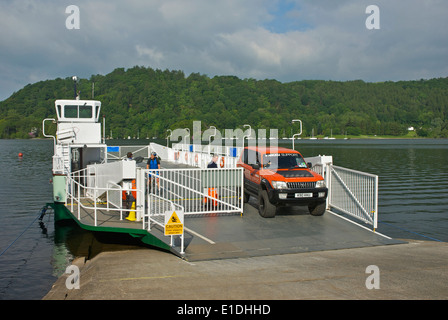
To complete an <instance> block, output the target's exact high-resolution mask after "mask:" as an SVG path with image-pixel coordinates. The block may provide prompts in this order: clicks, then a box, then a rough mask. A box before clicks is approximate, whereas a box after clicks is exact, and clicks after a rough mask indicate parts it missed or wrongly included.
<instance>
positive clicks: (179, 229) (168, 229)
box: [165, 211, 184, 236]
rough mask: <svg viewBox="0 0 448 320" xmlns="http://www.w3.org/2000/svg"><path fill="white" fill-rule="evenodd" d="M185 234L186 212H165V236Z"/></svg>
mask: <svg viewBox="0 0 448 320" xmlns="http://www.w3.org/2000/svg"><path fill="white" fill-rule="evenodd" d="M183 233H184V212H183V211H165V235H166V236H173V235H177V234H183Z"/></svg>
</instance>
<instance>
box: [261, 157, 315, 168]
mask: <svg viewBox="0 0 448 320" xmlns="http://www.w3.org/2000/svg"><path fill="white" fill-rule="evenodd" d="M263 168H269V169H294V168H307V165H306V162H305V160H304V159H303V158H302V157H301V156H300V154H297V153H270V154H265V155H263Z"/></svg>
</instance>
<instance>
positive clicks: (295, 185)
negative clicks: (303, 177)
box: [287, 182, 316, 189]
mask: <svg viewBox="0 0 448 320" xmlns="http://www.w3.org/2000/svg"><path fill="white" fill-rule="evenodd" d="M287 185H288V188H289V189H313V188H314V187H315V186H316V182H288V183H287Z"/></svg>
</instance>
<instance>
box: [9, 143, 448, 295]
mask: <svg viewBox="0 0 448 320" xmlns="http://www.w3.org/2000/svg"><path fill="white" fill-rule="evenodd" d="M126 143H127V144H135V145H137V144H142V143H143V144H146V143H148V140H139V141H137V142H136V141H132V142H131V141H126ZM159 143H161V144H165V141H159ZM112 144H115V145H116V144H118V143H117V141H113V142H112ZM280 145H282V146H286V147H291V142H289V141H288V142H286V143H285V144H284V143H283V142H282V141H281V142H280ZM295 146H296V149H297V150H299V151H300V152H301V153H302V154H303V155H304V156H305V157H309V156H316V155H319V154H321V155H332V156H333V162H334V164H335V165H338V166H342V167H346V168H351V169H355V170H359V171H364V172H368V173H372V174H376V175H378V176H379V184H380V191H379V210H378V211H379V221H380V223H379V228H378V231H379V232H381V233H384V234H386V235H388V236H390V237H393V238H403V239H420V240H431V239H432V240H434V241H437V240H438V241H448V200H447V199H448V140H356V139H352V140H299V141H297V140H296V143H295ZM0 151H1V157H0V177H1V178H0V225H1V227H2V232H0V254H1V256H0V299H5V300H6V299H41V298H42V297H43V296H44V295H45V294H46V293H47V292H48V291H49V290H50V289H51V286H52V284H53V283H54V282H55V281H56V280H57V278H58V277H59V276H60V275H62V274H63V273H64V272H65V268H66V267H67V266H68V265H70V263H71V261H72V260H73V258H74V256H87V255H89V254H90V255H92V254H95V253H92V250H94V251H96V252H100V251H102V250H121V249H126V248H130V246H132V247H134V246H135V243H132V242H129V243H128V244H125V245H118V244H116V243H113V241H112V242H111V241H110V240H109V239H98V237H97V236H96V235H92V234H91V233H89V232H86V231H83V230H81V229H79V228H78V227H76V226H75V225H73V224H69V225H64V226H58V227H57V228H55V226H54V222H53V216H52V214H47V215H46V216H45V217H44V218H43V220H42V223H39V221H38V220H36V218H37V217H38V215H39V213H40V211H41V209H42V207H43V206H44V205H45V204H46V203H47V202H51V199H52V186H51V184H50V179H51V165H52V163H51V156H52V155H53V144H52V141H51V140H0ZM19 152H22V153H23V154H24V157H23V158H22V159H19V158H18V153H19ZM22 233H23V235H21V234H22ZM20 235H21V236H20ZM19 236H20V237H19ZM16 239H17V241H16V242H15V243H13V244H12V245H11V243H12V242H13V241H14V240H16ZM92 248H94V249H92ZM5 249H7V250H6V251H5V252H4V250H5ZM2 252H4V253H3V254H2Z"/></svg>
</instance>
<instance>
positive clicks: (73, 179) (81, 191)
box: [65, 167, 144, 227]
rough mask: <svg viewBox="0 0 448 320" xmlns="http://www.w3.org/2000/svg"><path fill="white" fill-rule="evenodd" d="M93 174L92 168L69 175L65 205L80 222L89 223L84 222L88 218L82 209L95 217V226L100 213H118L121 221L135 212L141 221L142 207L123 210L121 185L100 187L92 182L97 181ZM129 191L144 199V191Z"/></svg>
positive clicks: (113, 184)
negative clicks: (82, 212) (84, 215)
mask: <svg viewBox="0 0 448 320" xmlns="http://www.w3.org/2000/svg"><path fill="white" fill-rule="evenodd" d="M91 173H92V167H90V168H86V169H82V170H79V171H76V172H73V173H71V174H69V175H67V179H66V183H67V186H66V190H67V197H66V202H65V204H66V206H67V207H68V208H69V209H70V211H71V212H72V213H73V214H74V215H75V216H76V217H77V219H78V220H79V221H81V222H86V223H89V222H88V221H84V220H83V219H86V218H83V217H82V214H81V209H84V210H85V212H87V213H89V214H90V213H91V214H92V215H93V225H94V226H98V215H99V212H100V211H102V212H104V211H107V212H116V213H117V216H119V220H123V213H126V212H127V213H131V211H135V214H136V217H137V221H139V220H141V219H139V218H140V217H142V216H143V209H144V208H143V207H142V206H138V205H137V206H135V207H134V208H132V207H131V208H123V204H122V200H121V196H122V192H123V191H124V189H123V188H122V187H121V186H120V185H117V184H115V183H112V182H110V183H109V184H108V186H107V187H98V186H97V185H96V184H95V181H92V179H95V175H92V174H91ZM129 191H130V192H135V193H136V195H137V198H139V199H143V198H144V194H143V191H142V190H138V189H135V188H134V189H130V190H129ZM104 195H105V197H104ZM100 197H101V198H100ZM142 227H144V226H142Z"/></svg>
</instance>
